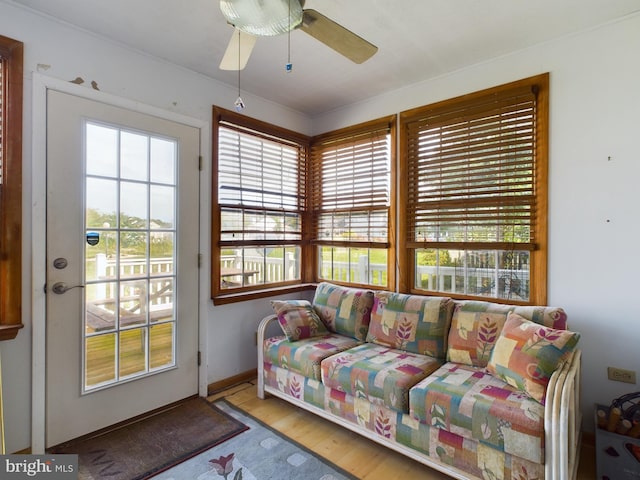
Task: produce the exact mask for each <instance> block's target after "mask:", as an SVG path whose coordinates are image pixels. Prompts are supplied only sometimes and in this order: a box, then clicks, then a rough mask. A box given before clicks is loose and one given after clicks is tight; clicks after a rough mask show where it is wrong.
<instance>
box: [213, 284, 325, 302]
mask: <svg viewBox="0 0 640 480" xmlns="http://www.w3.org/2000/svg"><path fill="white" fill-rule="evenodd" d="M315 288H316V284H315V283H303V284H299V285H292V286H291V285H289V286H286V287H279V288H270V289H268V290H257V291H252V292H242V293H229V294H224V295H216V296H215V297H213V298H212V300H213V304H214V305H227V304H229V303H239V302H246V301H249V300H255V299H257V298H266V297H274V296H276V295H284V294H287V293H295V292H304V291H307V290H315Z"/></svg>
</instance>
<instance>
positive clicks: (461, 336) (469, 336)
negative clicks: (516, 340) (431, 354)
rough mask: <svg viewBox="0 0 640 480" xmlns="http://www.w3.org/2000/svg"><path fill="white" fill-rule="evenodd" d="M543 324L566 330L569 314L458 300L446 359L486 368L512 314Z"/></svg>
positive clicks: (549, 309)
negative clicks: (505, 323)
mask: <svg viewBox="0 0 640 480" xmlns="http://www.w3.org/2000/svg"><path fill="white" fill-rule="evenodd" d="M512 312H514V313H517V314H518V315H520V316H521V317H523V318H526V319H527V320H532V321H534V322H536V323H539V324H540V325H544V326H546V327H551V328H555V329H558V330H565V329H566V328H567V314H566V313H565V312H564V310H563V309H561V308H558V307H545V306H532V307H514V306H513V305H502V304H498V303H493V302H483V301H458V302H456V307H455V310H454V312H453V319H452V321H451V328H450V329H449V345H448V350H447V360H449V361H450V362H455V363H461V364H463V365H472V366H474V367H486V366H487V363H488V362H489V358H491V353H492V352H493V348H494V346H495V343H496V341H497V340H498V336H499V335H500V332H501V330H502V327H503V325H504V322H506V320H507V317H508V315H509V313H512Z"/></svg>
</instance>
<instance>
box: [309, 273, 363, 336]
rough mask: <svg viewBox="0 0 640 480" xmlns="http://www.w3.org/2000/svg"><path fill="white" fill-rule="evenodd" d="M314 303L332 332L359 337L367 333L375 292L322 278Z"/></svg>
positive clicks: (319, 314)
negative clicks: (325, 280)
mask: <svg viewBox="0 0 640 480" xmlns="http://www.w3.org/2000/svg"><path fill="white" fill-rule="evenodd" d="M312 303H313V307H314V308H315V310H316V312H317V313H318V316H319V317H320V319H321V320H322V321H323V322H324V324H325V325H326V327H327V328H328V329H329V331H330V332H333V333H339V334H341V335H346V336H348V337H352V338H355V339H357V340H364V339H365V338H366V337H367V331H368V329H369V321H370V319H371V307H372V306H373V292H372V291H371V290H364V289H359V288H347V287H342V286H339V285H333V284H331V283H327V282H322V283H320V284H319V285H318V286H317V288H316V293H315V295H314V297H313V302H312Z"/></svg>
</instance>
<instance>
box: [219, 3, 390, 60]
mask: <svg viewBox="0 0 640 480" xmlns="http://www.w3.org/2000/svg"><path fill="white" fill-rule="evenodd" d="M304 3H305V0H220V10H222V14H223V15H224V17H225V18H226V19H227V22H228V23H229V24H231V25H232V26H233V27H234V28H235V29H236V31H235V32H234V35H232V36H231V40H230V41H229V45H228V46H227V50H226V51H225V54H224V57H223V58H222V61H221V62H220V68H221V69H222V70H242V69H243V68H244V67H245V66H246V64H247V61H248V60H249V56H250V55H251V51H252V50H253V46H254V45H255V42H256V39H257V37H265V36H274V35H280V34H283V33H287V32H290V31H291V30H294V29H297V28H299V29H300V30H302V31H304V32H306V33H308V34H309V35H311V36H312V37H313V38H315V39H316V40H319V41H320V42H322V43H324V44H325V45H327V46H328V47H330V48H332V49H333V50H335V51H336V52H338V53H340V54H342V55H344V56H345V57H347V58H348V59H350V60H351V61H353V62H355V63H362V62H364V61H366V60H368V59H369V58H370V57H371V56H372V55H373V54H374V53H376V52H377V51H378V47H376V46H375V45H372V44H371V43H369V42H367V41H366V40H365V39H363V38H362V37H359V36H358V35H356V34H355V33H353V32H351V31H350V30H347V29H346V28H344V27H343V26H342V25H339V24H338V23H336V22H334V21H333V20H331V19H329V18H327V17H325V16H324V15H322V14H321V13H320V12H318V11H316V10H313V9H306V10H305V9H303V7H304Z"/></svg>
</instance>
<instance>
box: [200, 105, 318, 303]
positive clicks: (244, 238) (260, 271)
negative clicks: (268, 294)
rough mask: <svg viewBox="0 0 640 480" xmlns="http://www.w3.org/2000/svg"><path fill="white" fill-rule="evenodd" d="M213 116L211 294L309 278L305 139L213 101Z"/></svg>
mask: <svg viewBox="0 0 640 480" xmlns="http://www.w3.org/2000/svg"><path fill="white" fill-rule="evenodd" d="M213 117H214V118H213V124H214V127H213V144H214V149H215V150H214V155H213V158H214V163H215V164H214V172H213V192H214V198H213V214H214V218H213V232H212V235H213V240H214V241H213V255H212V272H211V273H212V278H213V279H214V280H213V282H212V296H213V297H214V298H215V297H217V296H219V295H225V294H231V293H244V292H251V291H257V290H264V289H266V288H272V287H283V286H288V285H296V284H301V283H302V282H303V281H309V280H311V279H312V277H310V276H309V273H310V272H308V271H307V270H306V269H303V268H302V262H303V259H304V258H305V255H304V253H303V250H304V228H303V225H304V216H305V212H306V189H307V185H306V180H307V176H306V167H307V164H306V156H307V149H308V139H307V137H305V136H303V135H300V134H296V133H294V132H290V131H288V130H285V129H281V128H277V127H274V126H271V125H268V124H266V123H263V122H259V121H257V120H253V119H250V118H247V117H245V116H243V115H239V114H236V113H234V112H231V111H227V110H223V109H220V108H217V107H214V114H213ZM307 277H309V278H307Z"/></svg>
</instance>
